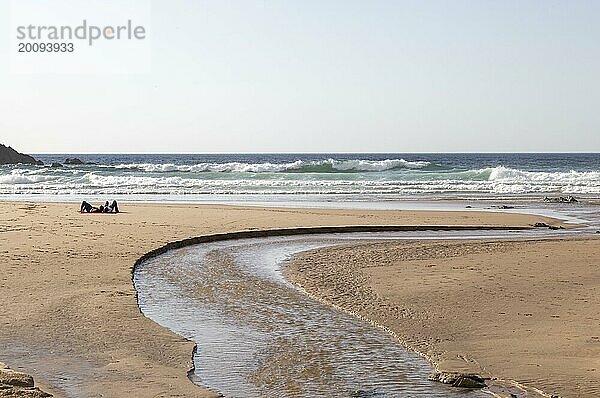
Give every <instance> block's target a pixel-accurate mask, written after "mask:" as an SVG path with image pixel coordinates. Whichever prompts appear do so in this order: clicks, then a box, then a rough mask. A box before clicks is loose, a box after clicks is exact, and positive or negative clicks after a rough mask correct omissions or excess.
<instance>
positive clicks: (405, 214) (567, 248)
mask: <svg viewBox="0 0 600 398" xmlns="http://www.w3.org/2000/svg"><path fill="white" fill-rule="evenodd" d="M78 206H79V205H78V204H74V203H44V204H42V203H25V202H2V203H0V214H2V217H1V218H0V219H1V221H0V247H1V250H0V261H2V262H3V263H4V264H5V271H4V272H3V273H2V279H1V281H0V295H1V296H2V298H3V314H2V318H1V322H2V327H1V328H0V361H2V362H5V363H6V364H7V365H8V366H10V367H11V368H12V369H15V370H18V371H23V372H25V373H28V374H31V375H32V376H33V377H34V379H35V381H36V385H38V386H40V387H41V388H42V389H43V390H44V391H48V392H50V393H52V394H54V395H55V396H57V397H63V396H64V397H66V396H85V397H101V396H102V397H120V396H130V397H148V396H156V397H173V396H177V397H199V396H207V397H208V396H215V395H216V394H215V393H212V392H210V391H208V390H206V389H203V388H201V387H198V386H195V385H193V384H192V383H191V382H190V381H189V380H188V378H187V375H186V373H187V371H188V370H189V369H190V367H191V352H192V349H193V343H191V342H189V341H186V340H184V339H183V338H181V337H179V336H177V335H175V334H173V333H172V332H170V331H169V330H167V329H165V328H162V327H161V326H159V325H157V324H155V323H154V322H152V321H151V320H149V319H147V318H145V317H144V316H143V315H142V314H141V313H140V311H139V308H138V306H137V303H136V298H135V290H134V288H133V285H132V282H131V271H132V267H133V264H134V263H135V261H136V260H137V259H138V258H139V257H141V256H142V255H144V254H145V253H147V252H149V251H151V250H153V249H155V248H157V247H160V246H162V245H165V244H167V243H168V242H172V241H176V240H180V239H185V238H189V237H194V236H200V235H204V234H209V233H217V232H229V231H241V230H252V229H269V228H285V227H297V226H335V225H484V226H485V225H496V226H502V225H509V226H527V225H531V224H533V223H535V222H546V223H548V224H556V223H557V222H556V221H554V220H551V219H547V218H544V217H539V216H529V215H511V214H504V213H484V212H427V211H422V212H419V211H354V210H325V209H281V208H259V207H236V206H219V205H169V204H136V205H130V204H126V203H125V204H122V210H123V211H124V212H123V213H121V214H118V215H104V214H88V215H83V214H79V213H78V212H77V210H78ZM430 244H431V243H427V244H426V245H430ZM389 245H390V244H385V245H368V246H364V247H363V246H359V247H355V248H352V250H349V251H347V253H346V254H343V252H344V253H345V252H346V250H345V249H344V250H340V249H331V251H318V252H316V253H313V254H310V255H309V256H311V257H306V258H311V261H314V264H319V267H320V268H321V269H320V270H319V271H318V272H316V273H315V272H314V271H315V270H316V269H317V268H314V267H313V266H309V265H308V263H307V261H301V262H300V263H298V264H299V266H298V268H297V269H296V270H297V271H299V272H300V271H301V273H296V275H301V276H302V278H300V277H294V280H295V281H296V282H298V283H301V284H302V285H303V286H304V287H305V288H306V289H307V290H311V289H313V287H314V289H317V288H318V284H317V283H316V282H315V277H324V279H323V280H324V281H330V282H332V283H333V282H335V283H334V284H332V285H331V286H333V288H334V289H333V290H332V289H330V287H328V288H327V289H325V290H323V289H322V287H321V288H320V290H319V292H318V293H319V294H322V296H323V297H324V298H326V299H329V300H331V302H334V303H336V304H339V305H342V306H346V307H347V308H349V309H352V310H357V311H358V309H359V307H360V306H361V305H365V304H369V307H368V308H364V309H361V311H364V312H361V313H364V314H365V315H367V316H371V317H373V319H374V320H378V319H379V318H377V317H378V316H380V315H385V314H389V313H384V312H381V311H382V310H381V308H383V307H382V306H384V305H385V304H382V303H387V302H391V303H396V304H395V305H396V308H400V309H402V311H400V312H395V314H398V315H399V316H397V317H395V318H394V317H390V318H389V320H390V322H392V324H390V325H389V327H390V328H392V329H394V330H399V326H400V325H402V328H403V329H404V330H406V331H407V332H406V334H403V335H402V336H403V337H405V340H406V341H407V342H410V343H412V344H413V346H414V347H415V348H417V349H421V350H423V351H424V352H427V353H428V354H429V355H430V356H431V357H432V358H434V359H435V360H437V361H438V364H439V365H440V368H442V367H447V368H448V369H450V368H452V369H454V368H455V367H456V366H457V365H456V363H455V362H456V361H454V360H451V359H452V357H456V355H459V354H460V355H463V356H465V357H466V358H473V361H475V360H477V361H479V363H481V364H485V365H484V366H485V369H486V370H487V371H489V373H490V374H493V375H495V376H501V377H511V378H512V376H515V377H514V378H515V379H517V380H520V381H524V382H529V381H533V382H536V383H537V381H539V380H541V376H540V375H544V377H547V378H549V379H548V380H546V382H545V383H539V385H540V386H541V387H552V388H551V390H553V391H559V392H560V393H561V394H562V393H563V389H565V390H564V391H567V392H568V391H572V389H571V388H570V387H569V386H572V385H573V384H574V381H573V379H567V378H566V377H567V376H570V377H572V378H575V379H574V380H576V383H575V384H576V385H578V386H581V389H580V391H581V392H582V394H583V392H585V391H589V390H586V388H588V387H587V386H588V384H587V381H589V380H596V381H597V378H596V379H593V376H594V375H595V374H597V373H596V370H595V368H597V363H596V362H597V360H593V361H592V360H591V359H589V358H592V357H593V355H594V354H597V353H598V348H597V347H600V346H598V345H597V344H596V342H597V336H598V335H599V334H600V331H598V316H597V313H595V312H594V310H593V306H594V305H596V304H597V302H598V301H597V296H595V295H594V294H593V291H592V290H590V289H592V288H593V285H590V284H592V283H594V281H595V280H597V278H596V279H594V278H593V277H592V276H594V275H593V272H594V267H593V266H592V264H597V263H598V261H597V259H598V245H597V240H591V241H564V242H563V241H557V242H532V243H523V242H518V243H510V244H508V243H497V244H496V243H486V244H485V245H482V244H480V243H472V244H462V243H460V244H458V243H452V244H445V243H444V244H443V245H456V247H455V248H454V249H448V250H446V249H444V250H442V252H444V253H446V252H447V251H452V253H453V255H452V256H448V255H445V254H443V253H442V254H439V253H438V254H439V255H438V254H436V253H437V252H435V251H434V252H433V254H434V255H433V256H431V254H432V252H431V250H429V249H427V250H423V249H422V247H425V246H422V245H425V244H421V243H412V244H410V245H409V244H405V243H400V244H391V245H392V246H389ZM394 245H397V246H394ZM420 245H421V246H420ZM453 247H454V246H453ZM418 248H421V249H418ZM413 249H418V250H413ZM398 250H402V251H404V252H406V254H405V255H403V256H400V257H398V256H397V253H398ZM515 251H516V253H522V254H523V256H525V257H523V258H522V257H521V255H519V256H515V255H514V253H515ZM342 254H343V256H350V257H348V258H343V256H342ZM367 254H368V255H367ZM544 255H550V257H548V258H549V260H547V261H546V262H545V261H544V259H545V258H546V257H544ZM561 255H562V256H567V257H568V260H569V261H568V262H567V263H568V264H569V266H564V265H563V266H562V267H556V264H557V263H558V264H560V263H561V261H562V260H561V258H560V257H558V256H561ZM340 256H342V257H340ZM436 256H437V257H436ZM527 256H529V257H527ZM330 259H331V260H330ZM439 259H443V262H441V261H438V260H439ZM464 259H467V260H468V261H469V262H468V263H466V262H465V261H464ZM527 259H535V261H536V263H533V262H532V264H536V267H532V266H528V268H526V270H527V271H526V272H524V271H523V270H515V269H514V267H516V266H517V265H518V264H519V262H521V263H523V264H525V262H528V260H527ZM342 260H343V261H342ZM359 260H360V261H359ZM399 260H402V264H403V265H402V267H403V268H402V270H400V269H399V268H398V264H397V263H396V261H399ZM550 260H551V261H550ZM386 261H387V263H386V264H387V267H383V266H382V262H386ZM488 261H489V263H488ZM505 261H508V264H510V265H511V266H508V267H505V268H506V269H505V270H504V271H503V270H502V269H503V268H504V265H503V264H505ZM511 261H512V263H511ZM342 262H343V263H346V262H347V263H348V264H351V265H352V267H350V268H348V269H347V270H342V269H341V268H340V264H342ZM424 263H427V265H428V266H427V267H423V264H424ZM368 264H377V265H378V267H368ZM433 264H435V265H436V266H435V267H433V266H432V265H433ZM452 264H454V266H453V265H452ZM466 264H469V265H466ZM483 264H485V269H486V270H489V272H487V271H486V273H483V272H471V270H470V269H469V268H470V267H471V268H472V267H483V266H484V265H483ZM544 265H546V266H547V267H548V268H544V267H543V266H544ZM537 266H539V268H537ZM366 267H368V270H369V274H367V273H366V269H367V268H366ZM406 267H412V268H406ZM442 267H443V268H442ZM453 267H456V268H453ZM465 267H466V270H468V271H469V272H467V271H465ZM511 267H512V268H511ZM446 268H447V269H448V271H449V272H450V271H451V272H452V276H450V277H449V276H448V275H447V274H446V273H444V272H442V269H446ZM405 269H410V270H411V271H410V272H405V271H404V270H405ZM476 269H477V268H476ZM550 269H551V270H552V271H553V272H552V273H550V272H548V270H550ZM311 270H312V271H311ZM419 270H420V272H422V273H421V274H419ZM423 270H427V271H423ZM371 271H372V272H371ZM413 271H414V272H413ZM558 271H560V273H559V272H558ZM424 273H426V275H425V274H424ZM356 275H361V281H360V283H358V282H356V281H355V280H354V278H355V276H356ZM364 275H367V276H365V277H363V276H364ZM425 276H427V278H425ZM459 277H464V278H466V279H465V284H463V285H461V286H463V287H464V289H458V288H457V287H456V286H457V285H456V283H455V282H456V279H453V278H459ZM327 278H329V279H327ZM348 278H350V279H348ZM423 278H425V279H423ZM481 278H483V281H484V282H486V283H487V284H483V283H482V281H480V279H481ZM348 280H349V281H350V282H348ZM420 280H426V281H427V284H426V285H425V284H422V283H417V282H418V281H420ZM338 281H340V283H338ZM344 281H346V282H348V283H346V282H344ZM400 281H403V283H400ZM449 281H455V282H454V283H448V282H449ZM519 281H520V282H519ZM341 282H344V283H341ZM517 282H519V283H521V284H519V283H517ZM506 283H510V284H511V285H510V286H507V287H506V288H505V289H498V286H506ZM523 283H527V285H526V286H527V289H525V285H523ZM557 284H558V285H557ZM581 284H583V285H581ZM452 286H454V290H452ZM474 286H475V287H474ZM557 286H559V289H557ZM582 286H583V287H582ZM469 287H470V289H471V290H470V293H469V294H472V295H467V294H466V293H465V292H464V290H465V289H467V288H469ZM517 287H520V288H521V289H524V290H520V291H521V293H518V294H517V293H516V290H514V289H517ZM533 287H535V289H534V288H533ZM339 289H349V291H350V292H353V297H354V298H353V299H352V300H351V301H350V302H340V301H338V300H336V297H337V296H336V292H337V291H338V290H339ZM440 289H442V290H440ZM443 289H446V290H443ZM448 289H449V290H448ZM578 289H587V290H585V292H586V294H585V295H583V293H581V292H580V291H579V290H578ZM363 290H364V291H371V292H372V294H374V295H369V294H367V293H364V294H363V293H361V294H354V293H355V292H362V291H363ZM440 292H444V295H443V298H439V297H438V301H435V300H434V298H433V297H432V296H434V295H436V294H437V295H439V293H440ZM449 292H452V293H453V294H452V295H450V294H449ZM498 292H500V293H502V295H499V296H496V294H498ZM504 292H506V293H504ZM511 292H512V293H511ZM446 293H448V294H446ZM509 293H510V294H511V295H512V296H511V297H512V301H507V302H504V301H502V300H503V299H501V297H505V296H507V295H508V294H509ZM575 293H581V294H580V295H577V294H575ZM484 294H485V296H483V295H484ZM549 294H551V295H552V297H554V296H556V297H557V298H556V299H555V300H553V303H555V302H560V303H561V304H563V303H564V305H562V306H559V307H557V308H554V306H553V305H550V303H547V302H546V301H544V300H542V299H541V298H543V297H547V296H548V295H549ZM419 295H421V296H419ZM570 295H571V296H572V297H571V296H570ZM530 297H538V298H539V299H537V300H529V299H528V298H530ZM483 298H485V300H483ZM584 299H585V300H587V302H585V301H584ZM407 300H408V302H409V304H410V305H408V304H406V303H407ZM474 300H476V301H474ZM521 300H523V301H521ZM569 300H571V301H573V300H574V302H575V303H577V304H579V305H578V306H572V305H570V304H569V303H570V302H571V301H569ZM594 300H596V301H594ZM400 303H402V304H400ZM500 303H503V304H502V305H500ZM519 303H521V304H519ZM582 303H585V305H583V304H582ZM357 306H358V307H357ZM528 306H534V307H535V308H529V307H528ZM545 306H546V307H548V308H546V309H544V308H545ZM596 307H597V305H596ZM393 308H394V307H390V308H389V310H392V309H393ZM404 310H406V311H404ZM386 311H387V310H386ZM394 311H396V310H394ZM436 311H437V312H436ZM476 311H480V312H476ZM544 311H545V312H544ZM474 312H476V313H478V314H486V316H485V317H483V316H475V317H474V316H473V313H474ZM550 312H551V314H550ZM444 314H445V315H444ZM489 314H491V315H493V316H487V315H489ZM528 314H530V315H528ZM546 314H550V315H552V316H558V317H559V318H554V317H550V319H549V320H547V319H546V318H545V316H546ZM438 315H439V316H438ZM449 315H451V316H449ZM443 316H446V318H448V319H449V322H450V321H451V323H452V325H454V326H453V329H449V330H453V331H451V332H449V331H446V330H445V328H443V327H441V326H440V325H444V322H442V320H443V319H444V318H443ZM413 318H414V324H413V326H414V327H411V328H405V325H406V322H407V321H406V320H407V319H413ZM434 320H435V322H433V321H434ZM482 320H485V322H486V323H485V324H482V323H481V321H482ZM515 320H516V322H515ZM542 320H544V322H545V323H537V322H542ZM393 322H396V323H393ZM419 322H424V323H421V324H420V325H422V326H427V328H423V329H418V325H419ZM553 322H554V323H556V328H555V329H552V328H551V327H550V326H552V325H554V323H553ZM594 322H595V323H594ZM436 324H437V325H438V326H440V327H436ZM563 324H564V325H567V326H568V329H562V326H561V325H563ZM447 326H451V325H450V324H448V325H447ZM534 326H535V328H534ZM538 326H539V327H542V329H541V330H544V335H540V334H539V333H534V332H532V331H536V330H537V327H538ZM488 328H489V330H488ZM508 329H510V331H511V333H513V334H510V333H509V334H508V335H506V333H508V332H507V330H508ZM513 330H514V331H515V332H512V331H513ZM563 332H564V333H563ZM491 333H497V334H498V336H497V339H500V338H501V337H504V338H505V339H508V338H509V337H512V340H510V339H509V340H507V341H511V343H510V347H512V348H511V349H514V354H520V355H518V357H521V359H522V362H523V363H525V362H526V364H534V365H527V366H525V364H523V365H522V366H520V365H519V366H517V365H515V364H514V363H513V361H516V360H517V355H513V352H506V351H505V346H502V345H493V344H495V343H493V342H494V341H496V340H495V339H492V338H491V337H490V334H491ZM527 333H529V334H527ZM448 336H451V338H449V337H448ZM469 336H471V337H470V338H469ZM527 336H529V338H531V339H534V340H535V342H536V345H535V347H534V348H536V349H535V350H533V348H532V347H530V348H529V349H530V351H527V352H525V351H519V347H523V346H519V345H518V344H516V343H514V344H513V343H512V342H513V341H520V340H523V339H524V338H525V337H527ZM548 336H551V337H552V338H551V339H550V338H548ZM560 338H562V339H563V341H569V342H570V343H569V345H567V346H561V345H556V344H554V343H555V342H556V341H559V339H560ZM437 340H439V342H438V343H436V344H437V345H434V344H433V343H431V341H437ZM458 342H461V343H464V345H460V344H458ZM417 343H419V344H420V345H418V344H417ZM426 347H432V348H433V349H434V351H435V350H439V351H440V354H439V355H437V356H436V355H434V354H436V353H435V352H429V351H428V350H425V349H424V348H426ZM494 347H495V348H494ZM550 348H552V349H550ZM523 349H524V348H523ZM579 349H581V350H584V351H583V352H580V351H577V350H579ZM483 352H485V353H487V354H486V355H487V357H483V356H480V354H481V353H483ZM449 353H450V354H451V355H450V354H449ZM525 354H527V355H525ZM563 355H564V357H563ZM492 357H493V358H494V359H493V360H490V361H489V363H488V362H485V361H484V360H485V358H492ZM596 357H597V355H596ZM565 358H571V359H570V360H572V361H575V362H571V363H570V364H571V365H572V367H569V366H562V367H561V368H562V369H564V372H562V373H561V374H562V375H564V376H565V377H562V378H561V374H555V373H553V372H552V371H551V369H555V368H544V367H543V366H545V364H546V363H550V362H552V363H554V364H555V367H557V366H558V364H559V363H563V361H566V360H567V359H565ZM442 360H443V361H442ZM594 361H596V362H594ZM471 362H472V361H471ZM564 363H567V362H564ZM575 363H576V364H577V366H575ZM584 364H585V366H584ZM538 365H540V366H538ZM583 367H585V368H586V369H585V370H581V372H580V371H579V369H583ZM591 369H594V370H591ZM559 370H560V369H559ZM590 378H591V379H590ZM567 381H568V383H567ZM563 383H566V384H563ZM3 393H6V394H9V395H7V396H11V395H10V393H11V392H10V391H9V390H6V391H4V392H3ZM564 396H584V395H569V394H568V393H566V392H565V393H564ZM588 396H589V395H588Z"/></svg>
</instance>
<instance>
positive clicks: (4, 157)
mask: <svg viewBox="0 0 600 398" xmlns="http://www.w3.org/2000/svg"><path fill="white" fill-rule="evenodd" d="M17 163H23V164H36V165H40V166H41V165H43V164H44V163H43V162H42V161H40V160H36V159H35V158H34V157H33V156H29V155H25V154H23V153H19V152H17V151H15V150H14V149H12V148H11V147H9V146H5V145H2V144H0V164H17Z"/></svg>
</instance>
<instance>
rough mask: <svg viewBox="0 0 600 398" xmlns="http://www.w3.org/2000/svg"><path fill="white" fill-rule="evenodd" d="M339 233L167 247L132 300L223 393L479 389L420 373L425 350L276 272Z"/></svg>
mask: <svg viewBox="0 0 600 398" xmlns="http://www.w3.org/2000/svg"><path fill="white" fill-rule="evenodd" d="M340 239H342V238H340V237H336V238H331V237H323V236H314V237H308V238H307V237H303V238H302V237H292V238H265V239H248V240H241V241H226V242H215V243H210V244H203V245H198V246H192V247H187V248H183V249H179V250H175V251H172V252H169V253H167V254H165V255H161V256H159V257H157V258H155V259H152V260H149V261H148V262H146V263H144V264H143V265H142V266H141V267H140V268H139V269H138V270H137V271H136V274H135V284H136V288H137V290H138V293H139V303H140V307H141V308H142V311H143V312H144V314H145V315H147V316H148V317H149V318H151V319H153V320H155V321H156V322H158V323H159V324H161V325H164V326H166V327H168V328H170V329H172V330H173V331H175V332H176V333H178V334H180V335H182V336H184V337H186V338H188V339H190V340H193V341H194V342H196V343H197V345H198V350H197V353H196V354H195V356H194V364H195V368H196V369H195V371H194V373H193V375H192V376H191V378H192V380H193V381H194V382H195V383H197V384H201V385H204V386H207V387H209V388H211V389H213V390H216V391H219V392H221V393H223V394H224V395H225V396H235V397H267V396H268V397H288V396H294V397H295V396H306V397H314V396H323V397H378V396H389V397H395V396H403V397H417V396H418V397H425V396H427V397H458V396H460V397H465V394H467V395H468V396H469V397H482V396H486V397H487V396H488V395H487V394H485V393H484V392H482V391H472V392H465V391H461V390H457V389H453V388H452V387H448V386H446V385H442V384H439V383H435V382H431V381H429V380H427V376H428V374H429V373H430V372H431V368H430V366H429V364H428V363H427V362H426V361H425V360H424V359H423V358H421V357H420V356H418V355H417V354H415V353H412V352H408V351H406V350H405V349H404V348H403V347H402V346H401V345H400V344H399V343H397V342H396V341H395V340H393V339H392V338H391V337H390V336H389V335H388V334H386V333H385V332H383V331H382V330H380V329H379V328H376V327H374V326H371V325H369V324H366V323H364V322H362V321H360V320H358V319H356V318H354V317H353V316H351V315H348V314H346V313H343V312H340V311H337V310H335V309H333V308H331V307H329V306H326V305H324V304H321V303H318V302H315V301H313V300H312V299H310V298H308V297H307V296H305V295H304V294H303V293H301V292H300V291H298V290H297V289H296V288H294V286H292V285H291V284H289V283H288V282H286V281H285V280H284V279H283V277H282V276H281V273H280V271H279V266H280V264H281V262H282V261H284V260H285V259H286V258H288V257H289V256H290V255H291V254H293V253H297V252H299V251H303V250H308V249H311V248H316V247H322V246H326V245H332V244H335V243H339V242H340Z"/></svg>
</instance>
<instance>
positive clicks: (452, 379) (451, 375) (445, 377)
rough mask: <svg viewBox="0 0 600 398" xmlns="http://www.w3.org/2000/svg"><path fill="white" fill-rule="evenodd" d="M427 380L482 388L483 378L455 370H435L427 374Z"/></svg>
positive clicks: (454, 385) (462, 386) (483, 384)
mask: <svg viewBox="0 0 600 398" xmlns="http://www.w3.org/2000/svg"><path fill="white" fill-rule="evenodd" d="M429 380H433V381H438V382H440V383H444V384H450V385H452V386H453V387H461V388H484V387H486V384H485V379H484V378H483V377H481V376H479V375H476V374H471V373H469V374H463V373H456V372H436V373H433V374H431V375H430V376H429Z"/></svg>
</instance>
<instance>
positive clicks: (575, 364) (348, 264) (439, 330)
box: [287, 238, 600, 397]
mask: <svg viewBox="0 0 600 398" xmlns="http://www.w3.org/2000/svg"><path fill="white" fill-rule="evenodd" d="M599 263H600V239H597V238H588V239H566V240H557V239H547V240H518V241H503V242H498V241H490V240H483V241H460V242H448V241H445V242H444V241H433V242H423V241H421V242H406V241H404V242H393V243H390V242H386V243H367V244H362V245H354V246H337V247H333V248H324V249H318V250H314V251H311V252H307V253H303V254H301V255H300V256H299V257H298V258H296V259H295V260H294V261H293V262H292V263H291V264H290V265H289V268H288V270H287V275H288V278H290V279H291V280H293V281H294V282H295V283H297V284H298V285H300V286H301V287H302V288H303V289H305V290H306V291H308V292H309V293H310V294H311V295H314V296H315V297H317V298H319V299H322V300H324V301H326V302H328V303H331V304H334V305H336V306H339V307H341V308H343V309H345V310H347V311H350V312H353V313H355V314H358V315H359V316H361V317H364V318H367V319H368V320H371V321H373V322H375V323H377V324H378V325H381V326H384V327H386V328H388V329H389V330H391V331H392V332H393V333H394V334H395V335H396V336H397V337H398V339H399V340H401V341H402V342H403V343H404V344H405V345H406V346H408V347H410V348H412V349H413V350H416V351H418V352H420V353H422V354H424V355H425V356H426V357H427V358H429V359H430V361H431V362H432V363H433V364H435V365H436V367H437V369H438V370H439V371H443V372H460V373H475V374H478V375H482V376H484V377H488V378H497V379H501V380H504V381H517V382H518V383H520V384H522V385H523V386H524V387H528V388H530V389H529V392H530V393H535V392H536V390H538V389H539V390H542V391H543V392H544V393H546V394H548V396H550V395H552V396H561V397H595V396H598V395H600V389H599V386H600V372H599V368H600V362H599V360H598V358H599V357H600V340H599V338H600V337H599V336H600V312H599V311H598V308H599V305H600V293H599V292H598V284H599V283H600V270H599V269H598V267H597V265H598V264H599ZM519 390H520V389H518V388H517V389H516V390H515V391H519ZM509 396H510V395H509ZM527 396H529V395H527Z"/></svg>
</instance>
